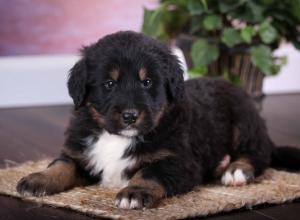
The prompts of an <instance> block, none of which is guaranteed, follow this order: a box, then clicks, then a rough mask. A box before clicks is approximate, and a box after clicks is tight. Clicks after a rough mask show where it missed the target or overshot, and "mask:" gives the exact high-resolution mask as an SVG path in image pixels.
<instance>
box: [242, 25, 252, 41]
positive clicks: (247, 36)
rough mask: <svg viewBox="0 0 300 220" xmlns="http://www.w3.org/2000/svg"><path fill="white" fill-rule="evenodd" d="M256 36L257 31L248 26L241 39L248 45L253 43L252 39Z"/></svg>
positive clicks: (244, 29) (243, 30)
mask: <svg viewBox="0 0 300 220" xmlns="http://www.w3.org/2000/svg"><path fill="white" fill-rule="evenodd" d="M254 35H255V30H254V28H253V27H251V26H247V27H245V28H243V29H242V31H241V37H242V38H243V40H244V41H245V42H246V43H251V41H252V37H253V36H254Z"/></svg>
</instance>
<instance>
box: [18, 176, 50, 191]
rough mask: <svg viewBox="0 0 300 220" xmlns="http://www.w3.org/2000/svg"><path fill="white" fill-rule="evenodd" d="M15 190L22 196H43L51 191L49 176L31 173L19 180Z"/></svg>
mask: <svg viewBox="0 0 300 220" xmlns="http://www.w3.org/2000/svg"><path fill="white" fill-rule="evenodd" d="M17 191H18V192H19V193H20V194H21V195H23V196H37V197H39V196H44V195H49V194H52V193H53V189H52V188H51V183H50V181H49V178H47V176H46V175H45V174H43V173H41V172H40V173H32V174H30V175H28V176H26V177H23V178H22V179H20V180H19V182H18V184H17Z"/></svg>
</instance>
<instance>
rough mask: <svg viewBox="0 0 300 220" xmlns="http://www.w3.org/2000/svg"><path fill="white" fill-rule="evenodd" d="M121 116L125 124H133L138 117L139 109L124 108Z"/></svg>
mask: <svg viewBox="0 0 300 220" xmlns="http://www.w3.org/2000/svg"><path fill="white" fill-rule="evenodd" d="M122 117H123V121H124V123H125V124H133V123H135V122H136V120H137V118H138V117H139V111H138V110H136V109H126V110H124V111H123V112H122Z"/></svg>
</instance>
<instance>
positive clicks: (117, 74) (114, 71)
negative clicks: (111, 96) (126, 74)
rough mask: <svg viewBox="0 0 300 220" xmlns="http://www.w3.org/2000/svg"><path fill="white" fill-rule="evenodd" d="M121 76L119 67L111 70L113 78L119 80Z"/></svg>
mask: <svg viewBox="0 0 300 220" xmlns="http://www.w3.org/2000/svg"><path fill="white" fill-rule="evenodd" d="M119 76H120V72H119V70H118V69H113V70H112V71H110V77H111V78H112V79H113V80H115V81H117V80H118V78H119Z"/></svg>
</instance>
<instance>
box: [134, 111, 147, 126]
mask: <svg viewBox="0 0 300 220" xmlns="http://www.w3.org/2000/svg"><path fill="white" fill-rule="evenodd" d="M145 115H146V113H145V112H144V111H142V112H141V113H140V115H139V117H138V119H137V120H136V122H135V123H134V124H135V125H136V126H139V125H140V124H142V123H143V121H144V119H145Z"/></svg>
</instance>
